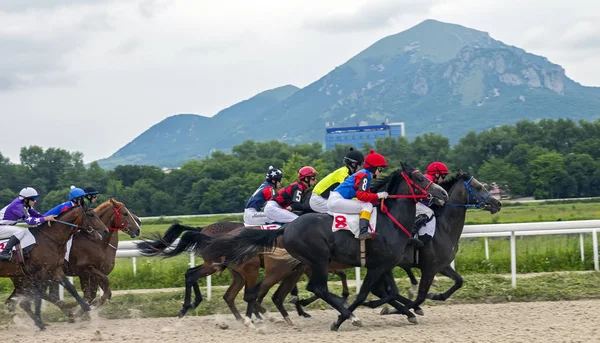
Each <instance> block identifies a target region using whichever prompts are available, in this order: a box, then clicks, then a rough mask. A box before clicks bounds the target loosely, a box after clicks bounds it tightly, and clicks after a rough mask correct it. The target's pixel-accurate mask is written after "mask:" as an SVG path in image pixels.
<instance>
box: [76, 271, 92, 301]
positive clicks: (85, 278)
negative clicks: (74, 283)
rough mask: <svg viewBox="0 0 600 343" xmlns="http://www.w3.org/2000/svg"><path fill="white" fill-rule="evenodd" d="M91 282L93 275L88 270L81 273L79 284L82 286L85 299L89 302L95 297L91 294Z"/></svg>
mask: <svg viewBox="0 0 600 343" xmlns="http://www.w3.org/2000/svg"><path fill="white" fill-rule="evenodd" d="M91 284H92V280H91V277H90V276H89V275H88V274H87V273H86V272H84V274H82V275H79V285H80V286H81V291H82V292H83V300H85V301H86V302H87V303H88V304H91V303H92V301H93V300H94V298H95V297H93V296H92V294H91V290H92V285H91Z"/></svg>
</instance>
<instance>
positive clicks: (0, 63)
mask: <svg viewBox="0 0 600 343" xmlns="http://www.w3.org/2000/svg"><path fill="white" fill-rule="evenodd" d="M72 48H73V47H72V46H69V44H65V43H64V42H60V41H55V40H49V41H43V40H42V41H36V40H33V39H11V38H0V80H1V81H0V91H2V90H8V89H12V88H18V87H21V86H27V85H36V84H37V85H41V84H49V83H50V84H52V83H55V82H56V83H63V82H65V80H67V79H68V78H67V77H66V75H65V74H66V70H67V66H66V64H65V63H63V61H62V58H61V57H62V56H63V55H64V54H65V53H66V52H68V51H69V50H70V49H72Z"/></svg>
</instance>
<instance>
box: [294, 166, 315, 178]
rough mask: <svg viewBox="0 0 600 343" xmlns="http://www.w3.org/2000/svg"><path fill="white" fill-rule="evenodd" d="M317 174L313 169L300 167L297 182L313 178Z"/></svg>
mask: <svg viewBox="0 0 600 343" xmlns="http://www.w3.org/2000/svg"><path fill="white" fill-rule="evenodd" d="M317 174H318V173H317V171H316V170H315V168H313V167H309V166H306V167H302V168H300V170H298V180H302V179H304V178H305V177H315V176H317Z"/></svg>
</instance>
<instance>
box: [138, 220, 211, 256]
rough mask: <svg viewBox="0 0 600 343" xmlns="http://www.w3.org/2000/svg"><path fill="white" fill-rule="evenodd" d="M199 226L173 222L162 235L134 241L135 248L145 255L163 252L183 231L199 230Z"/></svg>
mask: <svg viewBox="0 0 600 343" xmlns="http://www.w3.org/2000/svg"><path fill="white" fill-rule="evenodd" d="M201 230H202V228H201V227H192V226H185V225H181V224H173V225H171V227H169V228H168V229H167V231H165V234H164V236H161V235H160V234H157V235H155V239H154V240H143V241H141V242H138V243H136V244H135V245H136V247H137V249H138V250H139V251H140V252H141V253H142V255H145V256H156V255H160V254H163V253H164V251H165V249H167V248H168V247H170V246H171V244H173V242H175V239H177V237H179V235H181V234H182V233H183V232H184V231H191V232H200V231H201Z"/></svg>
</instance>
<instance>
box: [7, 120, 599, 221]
mask: <svg viewBox="0 0 600 343" xmlns="http://www.w3.org/2000/svg"><path fill="white" fill-rule="evenodd" d="M347 148H348V147H347V146H341V145H338V146H336V148H335V149H333V150H330V151H324V150H323V146H322V145H321V144H320V143H312V144H301V145H288V144H285V143H281V142H278V141H270V142H254V141H246V142H244V143H242V144H240V145H237V146H235V147H233V149H232V152H231V153H230V154H226V153H223V152H220V151H216V152H213V153H212V154H211V155H210V156H208V157H206V158H204V159H203V160H190V161H188V162H186V163H185V164H183V165H182V166H181V167H179V168H177V169H174V170H172V171H170V172H168V173H165V172H163V171H162V170H161V169H160V168H157V167H153V166H142V165H122V166H118V167H116V168H115V169H114V170H104V169H102V168H100V166H99V165H98V163H96V162H93V163H91V164H90V165H89V166H86V165H85V164H84V163H83V154H81V153H79V152H69V151H66V150H63V149H58V148H49V149H46V150H44V149H42V148H40V147H38V146H29V147H23V148H21V152H20V160H21V163H20V164H15V163H11V162H10V161H9V159H7V158H6V157H4V156H3V155H2V154H1V153H0V203H1V204H2V206H4V205H6V204H8V203H9V202H10V201H11V200H12V199H14V198H15V197H16V195H17V193H18V192H19V190H20V189H21V188H23V187H24V186H31V187H34V188H36V189H37V190H38V192H40V193H41V197H40V201H39V203H38V205H37V207H38V209H40V210H47V209H49V208H51V207H53V206H55V205H56V204H58V203H60V202H63V201H66V200H67V195H68V192H69V187H70V186H71V185H75V186H78V187H85V186H88V185H93V186H94V187H96V188H98V189H99V190H100V192H101V195H100V200H105V199H106V198H107V197H108V196H114V197H116V198H117V199H119V200H121V201H123V202H124V203H125V204H126V205H127V207H128V208H129V209H130V210H131V211H133V212H135V213H136V214H137V215H139V216H158V215H177V214H198V213H229V212H241V211H243V209H244V206H245V203H246V201H247V199H248V197H249V196H250V195H251V194H252V192H253V191H254V190H255V189H256V188H257V187H258V185H259V184H260V183H261V182H262V181H263V180H264V175H265V172H266V171H267V169H268V167H269V166H270V165H273V166H275V167H277V168H280V169H282V170H283V173H284V185H285V184H287V183H289V182H292V181H294V180H295V175H296V172H297V171H298V169H299V168H300V167H302V166H304V165H311V166H313V167H314V168H316V169H317V171H318V172H319V175H320V176H321V177H323V176H325V175H326V174H328V173H329V172H331V171H333V170H335V169H337V168H339V167H340V166H341V165H342V161H343V156H344V154H345V152H346V150H347ZM371 148H374V149H375V150H376V151H377V152H379V153H381V154H383V155H384V156H386V158H387V159H388V164H389V166H390V168H389V170H392V168H397V167H399V166H400V162H401V161H404V162H407V163H408V164H410V165H411V166H413V167H415V168H419V169H421V170H423V171H424V169H425V168H426V166H427V165H428V164H429V163H430V162H432V161H442V162H445V163H446V164H447V165H448V167H449V168H450V169H451V171H457V170H459V169H460V170H463V171H470V172H471V173H472V174H473V175H474V176H475V177H476V178H477V179H479V180H480V181H484V182H487V183H492V182H495V183H497V184H498V185H500V186H501V187H503V188H505V189H506V190H508V191H509V192H510V194H512V195H513V196H533V197H535V198H538V199H545V198H568V197H588V196H600V161H599V157H600V120H596V121H593V122H587V121H580V122H578V123H576V122H574V121H572V120H570V119H558V120H540V121H538V122H532V121H521V122H518V123H516V124H515V125H504V126H500V127H496V128H493V129H491V130H487V131H483V132H480V133H475V132H469V133H468V134H467V135H466V136H464V137H462V138H461V139H460V140H459V142H458V143H457V144H455V145H454V146H452V147H451V146H450V144H449V141H448V138H446V137H444V136H441V135H437V134H433V133H429V134H425V135H422V136H418V137H416V138H415V139H414V140H413V141H408V140H407V139H406V138H404V137H400V138H389V137H388V138H384V139H380V140H378V141H377V142H376V144H375V146H374V147H372V146H369V145H368V144H367V146H365V147H364V149H363V150H364V151H363V152H365V153H366V152H368V151H369V149H371Z"/></svg>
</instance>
